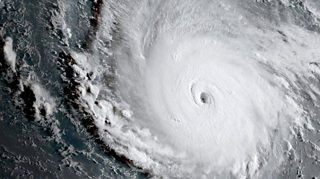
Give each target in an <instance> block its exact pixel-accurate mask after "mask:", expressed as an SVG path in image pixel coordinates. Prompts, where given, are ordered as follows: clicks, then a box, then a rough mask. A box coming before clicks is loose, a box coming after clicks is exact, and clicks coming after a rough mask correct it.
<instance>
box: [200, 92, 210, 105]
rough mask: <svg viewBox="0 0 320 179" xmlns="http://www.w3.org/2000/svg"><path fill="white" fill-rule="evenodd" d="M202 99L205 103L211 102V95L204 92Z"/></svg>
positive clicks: (201, 95)
mask: <svg viewBox="0 0 320 179" xmlns="http://www.w3.org/2000/svg"><path fill="white" fill-rule="evenodd" d="M200 101H201V102H202V103H203V104H209V103H210V95H209V94H208V93H206V92H202V93H201V94H200Z"/></svg>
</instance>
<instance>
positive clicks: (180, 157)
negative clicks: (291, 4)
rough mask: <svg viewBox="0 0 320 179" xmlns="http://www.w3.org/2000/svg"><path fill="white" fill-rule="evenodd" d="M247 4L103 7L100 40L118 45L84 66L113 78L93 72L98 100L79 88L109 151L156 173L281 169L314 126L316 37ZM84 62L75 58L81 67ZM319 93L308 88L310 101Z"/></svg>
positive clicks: (237, 174)
mask: <svg viewBox="0 0 320 179" xmlns="http://www.w3.org/2000/svg"><path fill="white" fill-rule="evenodd" d="M244 4H246V3H244ZM244 4H240V3H238V2H231V1H230V2H229V1H225V2H215V3H213V2H210V3H209V2H207V1H191V0H188V1H177V2H176V1H175V2H171V1H153V2H152V3H149V2H147V1H145V2H144V1H142V2H139V3H138V2H135V3H119V2H111V3H110V4H107V5H106V7H105V12H113V16H112V17H113V18H114V19H112V18H110V14H108V15H105V16H103V17H102V22H104V23H105V26H103V25H102V26H101V29H100V31H99V33H100V36H101V37H104V38H109V39H111V41H112V42H114V44H113V46H112V47H111V51H112V53H111V52H110V51H109V50H110V49H108V50H106V51H107V52H106V53H107V54H108V58H107V59H105V58H106V57H102V58H104V60H103V61H101V64H99V63H100V62H99V63H98V62H97V65H92V64H91V65H90V67H83V69H86V70H88V71H90V70H93V71H95V70H94V69H100V71H104V70H105V73H107V74H108V75H109V76H112V79H113V80H114V81H113V83H112V84H113V86H112V85H110V84H109V83H108V82H105V80H104V79H103V77H101V78H99V75H100V76H103V75H102V74H103V73H101V72H100V73H98V72H96V74H95V75H96V76H97V81H98V82H99V83H98V85H93V84H88V86H90V87H91V88H93V89H94V90H92V91H94V94H95V95H93V96H90V95H87V94H86V92H85V90H83V100H84V101H86V104H88V106H89V109H90V110H91V112H92V114H93V116H94V117H95V124H96V126H97V127H98V129H99V135H100V137H101V138H102V139H103V140H104V141H105V143H106V145H108V146H109V147H111V148H112V149H114V150H115V151H117V152H118V153H119V154H120V155H124V156H125V157H127V158H128V159H129V160H132V162H133V163H134V165H136V166H139V167H141V168H143V169H145V170H147V171H150V172H151V173H152V174H154V175H159V176H169V177H170V176H171V177H194V178H196V177H199V176H202V177H205V178H210V177H213V176H221V177H223V176H229V175H232V176H235V177H236V178H241V177H255V176H256V177H257V176H260V177H263V176H266V175H267V172H264V171H270V170H273V169H275V168H276V167H277V166H278V165H281V162H282V160H283V157H282V154H283V153H284V150H286V146H287V148H288V146H290V145H289V144H288V145H285V144H286V142H288V141H289V143H290V140H291V139H292V135H294V130H293V129H294V128H295V127H301V126H303V125H306V126H308V125H309V126H310V123H308V118H307V116H308V115H306V114H307V113H308V112H306V111H305V108H304V107H303V103H304V98H303V96H302V95H301V94H302V91H303V90H304V89H302V87H305V86H306V84H309V83H310V81H308V80H310V79H311V78H312V79H315V78H316V77H317V75H319V73H318V72H319V69H318V68H317V67H315V66H313V67H311V66H310V64H312V63H311V62H314V63H317V61H319V57H320V51H319V48H318V47H319V46H320V41H319V36H318V35H317V34H316V33H314V32H311V31H307V30H306V29H303V28H302V27H299V26H297V25H295V24H293V23H291V22H288V23H287V24H283V25H280V26H278V25H277V22H278V21H281V19H271V20H270V19H267V18H266V17H264V14H263V13H262V12H261V14H260V16H259V15H258V16H254V15H253V14H252V13H251V12H250V11H249V10H247V8H248V7H247V6H246V5H244ZM247 4H248V3H247ZM280 4H281V5H283V6H284V7H286V6H285V5H286V4H285V3H284V2H282V1H281V3H280ZM248 6H249V5H248ZM115 19H117V27H118V28H119V29H120V30H119V29H118V31H117V30H115V31H116V32H115V34H112V33H111V31H112V30H110V29H117V28H116V27H111V26H110V22H111V21H113V20H115ZM261 21H263V23H261ZM102 24H103V23H102ZM106 34H107V35H106ZM112 35H114V37H113V38H111V37H110V36H112ZM305 41H308V42H309V43H308V44H306V43H304V42H305ZM97 46H98V47H99V43H98V45H97ZM85 56H86V57H83V56H81V55H79V54H74V55H73V57H74V58H75V59H78V62H79V63H80V64H81V63H84V62H85V61H86V60H85V58H88V59H89V58H90V55H88V54H87V55H85ZM88 56H89V57H88ZM314 63H313V64H314ZM101 66H103V68H102V67H101ZM101 69H103V70H101ZM104 75H105V74H104ZM310 88H311V87H310ZM105 91H107V93H106V95H101V94H103V92H105ZM318 92H319V91H318V90H317V87H313V88H312V89H310V93H309V94H310V96H313V98H312V97H311V100H313V102H314V103H316V101H317V100H319V99H318V96H319V93H318ZM99 95H101V96H103V98H102V97H101V96H100V97H98V96H99ZM101 98H102V99H101ZM98 99H99V100H98ZM95 100H98V101H99V102H94V101H95ZM106 119H107V122H106ZM310 128H312V127H310Z"/></svg>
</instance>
